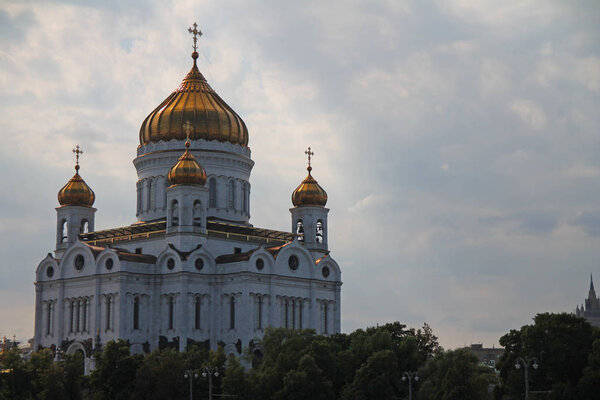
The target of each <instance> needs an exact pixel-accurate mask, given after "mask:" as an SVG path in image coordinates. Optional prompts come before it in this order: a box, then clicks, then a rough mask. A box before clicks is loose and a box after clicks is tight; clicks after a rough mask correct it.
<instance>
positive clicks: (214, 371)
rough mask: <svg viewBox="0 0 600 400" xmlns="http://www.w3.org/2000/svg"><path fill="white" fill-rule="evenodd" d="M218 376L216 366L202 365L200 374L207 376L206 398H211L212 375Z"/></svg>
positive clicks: (210, 399)
mask: <svg viewBox="0 0 600 400" xmlns="http://www.w3.org/2000/svg"><path fill="white" fill-rule="evenodd" d="M213 375H214V376H215V378H216V377H218V376H219V370H218V369H217V367H204V369H203V370H202V376H203V377H204V378H206V377H207V376H208V400H212V377H213Z"/></svg>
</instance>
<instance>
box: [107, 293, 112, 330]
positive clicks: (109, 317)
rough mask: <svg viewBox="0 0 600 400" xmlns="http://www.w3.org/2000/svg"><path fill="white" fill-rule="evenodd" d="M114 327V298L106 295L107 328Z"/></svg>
mask: <svg viewBox="0 0 600 400" xmlns="http://www.w3.org/2000/svg"><path fill="white" fill-rule="evenodd" d="M110 329H112V298H111V297H110V296H108V297H106V330H110Z"/></svg>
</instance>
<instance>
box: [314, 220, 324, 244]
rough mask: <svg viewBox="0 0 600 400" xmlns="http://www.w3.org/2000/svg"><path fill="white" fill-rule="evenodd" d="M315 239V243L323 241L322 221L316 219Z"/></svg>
mask: <svg viewBox="0 0 600 400" xmlns="http://www.w3.org/2000/svg"><path fill="white" fill-rule="evenodd" d="M315 238H316V241H317V243H323V221H321V220H318V221H317V232H316V236H315Z"/></svg>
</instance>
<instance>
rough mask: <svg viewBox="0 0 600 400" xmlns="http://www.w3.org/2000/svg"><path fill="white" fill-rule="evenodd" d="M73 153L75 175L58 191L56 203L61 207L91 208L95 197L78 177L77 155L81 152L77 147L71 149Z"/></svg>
mask: <svg viewBox="0 0 600 400" xmlns="http://www.w3.org/2000/svg"><path fill="white" fill-rule="evenodd" d="M73 153H75V156H76V162H75V175H73V177H72V178H71V179H70V180H69V182H67V184H66V185H65V186H63V187H62V189H60V190H59V191H58V203H59V204H60V205H61V206H83V207H91V206H92V205H93V204H94V201H95V200H96V195H95V194H94V191H93V190H92V188H90V187H89V186H88V185H87V183H85V181H84V180H83V178H81V176H79V155H80V154H81V153H83V151H82V150H81V149H80V148H79V145H77V147H75V149H73Z"/></svg>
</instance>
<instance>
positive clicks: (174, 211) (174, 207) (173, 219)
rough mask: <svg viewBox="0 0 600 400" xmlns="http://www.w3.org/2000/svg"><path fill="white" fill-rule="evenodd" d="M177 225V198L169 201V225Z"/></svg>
mask: <svg viewBox="0 0 600 400" xmlns="http://www.w3.org/2000/svg"><path fill="white" fill-rule="evenodd" d="M178 225H179V203H178V202H177V200H173V203H171V226H178Z"/></svg>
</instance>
